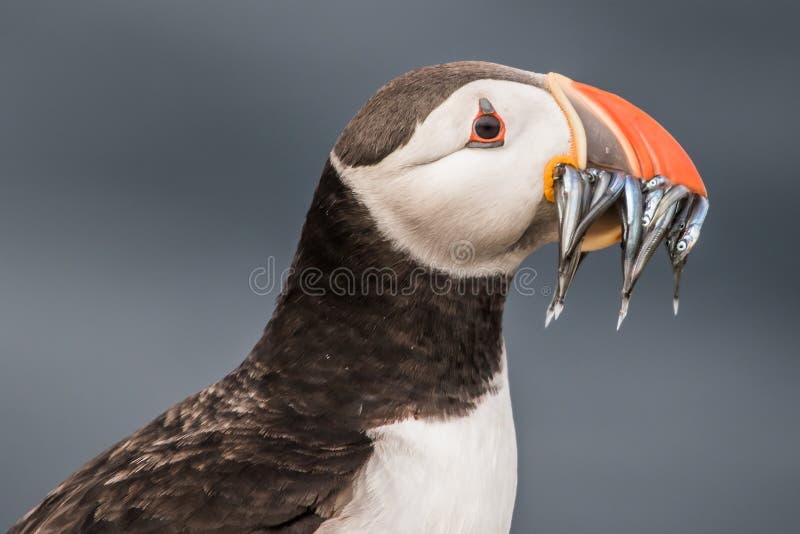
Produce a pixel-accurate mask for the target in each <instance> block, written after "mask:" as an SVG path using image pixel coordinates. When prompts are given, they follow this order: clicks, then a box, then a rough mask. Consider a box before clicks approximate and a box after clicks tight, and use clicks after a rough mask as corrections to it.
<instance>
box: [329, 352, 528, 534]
mask: <svg viewBox="0 0 800 534" xmlns="http://www.w3.org/2000/svg"><path fill="white" fill-rule="evenodd" d="M506 369H507V366H506V361H505V353H504V354H503V371H502V375H501V376H499V377H498V380H497V384H496V386H497V390H498V391H497V393H494V394H487V395H486V396H485V397H483V398H482V399H480V401H479V404H478V407H477V408H476V409H475V410H474V411H472V412H471V413H470V414H468V415H467V416H465V417H460V418H451V419H448V420H444V421H432V420H415V419H408V420H405V421H401V422H399V423H395V424H391V425H387V426H382V427H378V428H375V429H373V430H371V431H370V432H369V435H370V437H371V438H372V439H373V440H374V444H375V451H374V453H373V455H372V456H371V458H370V460H369V461H368V462H367V464H366V465H365V467H364V468H363V469H362V471H361V473H360V475H359V477H358V478H357V480H356V482H355V485H354V489H353V498H352V500H351V501H350V502H349V503H348V504H347V505H346V506H345V508H344V509H343V510H342V513H341V514H340V515H339V516H338V517H336V518H334V519H330V520H328V521H326V522H325V523H323V524H322V526H321V527H320V528H319V529H318V530H317V533H319V534H334V533H344V532H347V533H370V534H394V533H397V534H409V533H426V534H496V533H507V532H508V531H509V529H510V528H511V514H512V511H513V508H514V497H515V494H516V486H517V445H516V436H515V432H514V420H513V418H512V414H511V397H510V395H509V391H508V375H507V371H506Z"/></svg>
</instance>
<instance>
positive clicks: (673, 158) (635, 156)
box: [544, 72, 707, 202]
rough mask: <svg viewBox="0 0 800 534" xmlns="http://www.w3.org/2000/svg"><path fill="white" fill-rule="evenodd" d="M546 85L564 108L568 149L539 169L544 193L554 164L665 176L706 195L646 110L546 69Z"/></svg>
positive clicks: (549, 193) (687, 161)
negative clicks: (543, 168) (567, 127)
mask: <svg viewBox="0 0 800 534" xmlns="http://www.w3.org/2000/svg"><path fill="white" fill-rule="evenodd" d="M547 87H548V89H549V91H550V93H551V94H552V95H553V98H555V100H556V102H557V103H558V106H559V108H560V109H561V111H562V112H563V113H564V116H565V118H566V120H567V124H568V126H569V132H570V147H569V153H568V154H559V155H557V156H555V157H554V158H553V159H551V160H550V162H549V163H548V165H547V166H546V168H545V172H544V191H545V197H546V198H547V200H549V201H550V202H554V201H555V190H554V187H553V176H554V172H553V171H554V169H555V167H556V166H557V165H559V164H565V165H569V166H572V167H575V168H576V169H579V170H586V169H587V168H589V167H590V166H591V167H597V168H603V169H612V170H617V171H622V172H625V173H627V174H630V175H632V176H638V177H640V178H642V179H650V178H653V177H654V176H658V175H661V176H669V178H670V182H671V183H672V184H675V185H682V186H683V187H685V188H687V189H688V190H689V191H691V192H692V193H696V194H700V195H702V196H707V193H706V188H705V185H704V184H703V180H702V179H701V178H700V174H699V173H698V172H697V169H696V168H695V166H694V163H692V160H691V158H689V156H688V155H687V154H686V151H685V150H684V149H683V148H682V147H681V146H680V144H678V142H677V141H676V140H675V139H674V138H673V137H672V136H671V135H670V134H669V132H667V130H666V129H665V128H664V127H663V126H661V125H660V124H659V123H658V122H656V120H655V119H653V118H652V117H651V116H650V115H648V114H647V113H645V112H644V111H642V110H641V109H639V108H638V107H636V106H634V105H633V104H631V103H630V102H628V101H627V100H625V99H623V98H621V97H619V96H617V95H614V94H612V93H608V92H606V91H602V90H600V89H597V88H595V87H592V86H590V85H586V84H583V83H579V82H576V81H573V80H571V79H569V78H567V77H566V76H563V75H561V74H557V73H554V72H551V73H549V74H548V75H547Z"/></svg>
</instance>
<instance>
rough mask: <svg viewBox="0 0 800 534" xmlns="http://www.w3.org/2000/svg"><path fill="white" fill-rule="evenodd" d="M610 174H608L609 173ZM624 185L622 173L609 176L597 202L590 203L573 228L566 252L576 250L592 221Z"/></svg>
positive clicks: (611, 202) (615, 198)
mask: <svg viewBox="0 0 800 534" xmlns="http://www.w3.org/2000/svg"><path fill="white" fill-rule="evenodd" d="M609 176H610V175H609ZM624 187H625V175H624V174H623V173H614V176H613V178H611V183H610V184H609V185H608V188H607V189H606V191H605V192H604V193H603V194H602V195H600V198H599V200H598V201H597V203H592V206H591V208H589V211H588V212H587V213H585V214H584V215H583V218H582V219H581V222H580V224H579V225H578V228H576V229H575V239H574V241H573V244H572V248H570V249H569V250H567V254H573V253H574V252H575V250H577V248H578V247H577V245H579V244H580V243H581V242H582V241H583V238H584V236H585V235H586V232H587V231H588V230H589V227H590V226H591V225H592V223H594V222H595V221H596V220H597V218H598V217H600V215H602V214H603V213H605V212H606V210H608V208H610V207H611V206H612V205H613V204H614V202H616V201H617V199H619V197H620V196H621V195H622V191H623V189H624Z"/></svg>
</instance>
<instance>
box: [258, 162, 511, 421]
mask: <svg viewBox="0 0 800 534" xmlns="http://www.w3.org/2000/svg"><path fill="white" fill-rule="evenodd" d="M292 270H293V272H292V274H291V275H290V276H289V278H288V280H287V283H286V286H285V288H284V291H283V293H282V294H281V297H280V298H279V301H278V304H277V307H276V309H275V312H274V315H273V317H272V319H271V320H270V322H269V324H268V325H267V329H266V331H265V333H264V336H263V337H262V339H261V341H259V343H258V344H257V345H256V347H255V348H254V350H253V352H252V353H251V355H250V357H249V358H248V362H249V363H251V364H256V365H255V367H257V368H259V369H262V370H263V372H264V373H265V374H266V375H274V376H273V379H274V380H278V379H280V380H289V381H292V382H293V384H295V387H296V388H298V389H307V392H308V394H309V395H308V396H307V397H308V398H310V397H313V398H314V399H316V401H315V402H319V403H329V405H330V406H329V408H326V411H329V412H333V413H331V415H336V416H337V417H340V418H342V417H344V418H347V417H353V418H355V420H354V421H353V424H356V425H358V426H360V427H362V428H364V429H366V428H371V427H373V426H378V425H380V424H385V423H387V422H390V421H393V420H399V419H402V418H406V417H410V416H414V417H447V416H459V415H465V414H466V413H468V412H469V411H471V410H472V409H473V408H474V407H475V406H476V405H477V402H478V400H479V399H480V398H481V397H482V396H484V395H486V394H492V393H494V390H495V382H496V381H495V377H496V376H497V375H498V374H499V372H500V371H501V369H502V365H503V361H502V352H503V341H502V315H503V307H504V303H505V295H506V292H507V291H506V290H507V288H508V284H509V278H507V277H505V276H500V275H498V276H496V277H493V278H467V279H458V278H455V277H452V276H451V275H449V274H446V273H442V272H437V271H433V270H431V269H429V268H425V267H423V266H421V265H420V264H418V263H417V262H415V261H414V260H412V259H411V258H410V257H409V256H408V255H407V254H405V253H404V252H401V251H399V250H397V249H396V248H395V247H393V246H392V245H391V243H389V242H388V241H387V240H386V239H385V238H384V237H383V236H382V235H380V233H379V232H378V230H377V228H376V226H375V224H374V222H373V220H372V218H371V216H370V215H369V213H368V211H367V209H366V208H365V207H364V206H363V205H362V204H361V203H359V202H358V201H357V200H356V198H355V197H354V196H353V194H352V192H351V191H350V190H349V189H348V188H347V187H346V186H345V185H344V184H343V182H342V181H341V179H340V177H339V176H338V174H337V172H336V170H335V169H334V168H333V166H332V165H331V164H330V161H328V162H327V163H326V165H325V168H324V170H323V173H322V177H321V179H320V182H319V186H318V187H317V191H316V193H315V195H314V200H313V202H312V205H311V208H310V209H309V212H308V215H307V219H306V223H305V225H304V227H303V231H302V236H301V238H300V244H299V246H298V250H297V253H296V255H295V258H294V261H293V264H292ZM248 362H246V364H247V363H248ZM265 378H266V376H265ZM281 389H283V388H281ZM306 401H307V399H306ZM315 409H320V407H319V406H317V407H315Z"/></svg>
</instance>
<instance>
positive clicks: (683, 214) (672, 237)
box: [666, 195, 697, 259]
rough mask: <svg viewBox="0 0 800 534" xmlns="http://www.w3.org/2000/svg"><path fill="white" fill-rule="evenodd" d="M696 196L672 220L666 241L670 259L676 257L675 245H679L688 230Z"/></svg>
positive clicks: (683, 203) (688, 200) (686, 202)
mask: <svg viewBox="0 0 800 534" xmlns="http://www.w3.org/2000/svg"><path fill="white" fill-rule="evenodd" d="M696 196H697V195H692V196H690V197H689V198H687V199H686V200H685V201H683V202H682V203H681V207H680V209H679V210H678V212H677V214H676V215H675V218H674V219H672V226H670V228H669V232H667V239H666V245H667V252H668V253H669V257H670V259H673V258H674V256H675V245H676V244H677V243H678V240H679V238H680V235H681V233H682V232H683V230H684V229H685V228H686V221H687V220H688V218H689V214H690V213H691V210H692V203H693V202H694V197H696Z"/></svg>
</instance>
